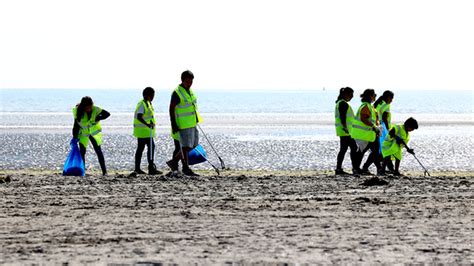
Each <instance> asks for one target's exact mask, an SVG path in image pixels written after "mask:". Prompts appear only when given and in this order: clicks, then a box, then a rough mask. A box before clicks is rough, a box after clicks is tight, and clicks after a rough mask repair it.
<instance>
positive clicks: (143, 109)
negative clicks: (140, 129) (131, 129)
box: [137, 105, 154, 128]
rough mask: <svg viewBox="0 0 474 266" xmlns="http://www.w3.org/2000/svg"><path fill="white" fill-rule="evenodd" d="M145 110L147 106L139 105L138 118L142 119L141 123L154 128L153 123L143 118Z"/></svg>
mask: <svg viewBox="0 0 474 266" xmlns="http://www.w3.org/2000/svg"><path fill="white" fill-rule="evenodd" d="M144 112H145V107H144V106H143V105H142V106H140V107H139V109H138V112H137V120H138V121H140V123H142V124H144V125H145V126H147V127H149V128H153V126H154V125H153V123H149V124H148V123H147V122H146V121H145V119H143V113H144Z"/></svg>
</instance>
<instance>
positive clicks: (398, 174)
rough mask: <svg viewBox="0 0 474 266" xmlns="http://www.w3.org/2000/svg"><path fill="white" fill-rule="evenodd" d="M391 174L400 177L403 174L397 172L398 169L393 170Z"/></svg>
mask: <svg viewBox="0 0 474 266" xmlns="http://www.w3.org/2000/svg"><path fill="white" fill-rule="evenodd" d="M393 176H399V177H402V176H404V175H402V174H401V173H400V172H398V171H395V172H393Z"/></svg>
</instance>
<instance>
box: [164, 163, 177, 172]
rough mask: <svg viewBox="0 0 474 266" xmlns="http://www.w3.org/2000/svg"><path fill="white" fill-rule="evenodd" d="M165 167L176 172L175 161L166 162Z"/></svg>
mask: <svg viewBox="0 0 474 266" xmlns="http://www.w3.org/2000/svg"><path fill="white" fill-rule="evenodd" d="M166 165H168V167H169V168H171V171H176V170H178V162H176V161H175V160H169V161H167V162H166Z"/></svg>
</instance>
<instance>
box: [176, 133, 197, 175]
mask: <svg viewBox="0 0 474 266" xmlns="http://www.w3.org/2000/svg"><path fill="white" fill-rule="evenodd" d="M196 132H197V129H196V128H187V129H185V130H181V131H180V132H179V133H180V140H181V146H182V148H181V149H182V151H183V152H182V153H183V154H182V162H183V174H185V175H188V176H198V174H196V173H194V172H193V171H192V170H191V168H190V167H189V159H188V154H189V152H190V151H191V150H192V149H193V148H194V146H195V144H196V141H198V140H197V137H198V136H197V134H196Z"/></svg>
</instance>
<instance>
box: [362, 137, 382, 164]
mask: <svg viewBox="0 0 474 266" xmlns="http://www.w3.org/2000/svg"><path fill="white" fill-rule="evenodd" d="M379 147H380V143H379V140H378V139H375V141H373V142H370V143H369V145H367V147H366V148H365V150H364V151H363V152H362V153H361V154H360V155H359V159H360V162H361V163H362V159H363V158H364V154H365V153H366V152H367V151H368V150H370V154H369V157H367V161H365V164H364V166H363V168H362V169H365V170H367V169H369V166H370V165H371V164H372V163H373V164H375V166H376V167H377V170H379V169H380V168H381V166H380V154H379ZM359 165H360V164H359Z"/></svg>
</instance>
